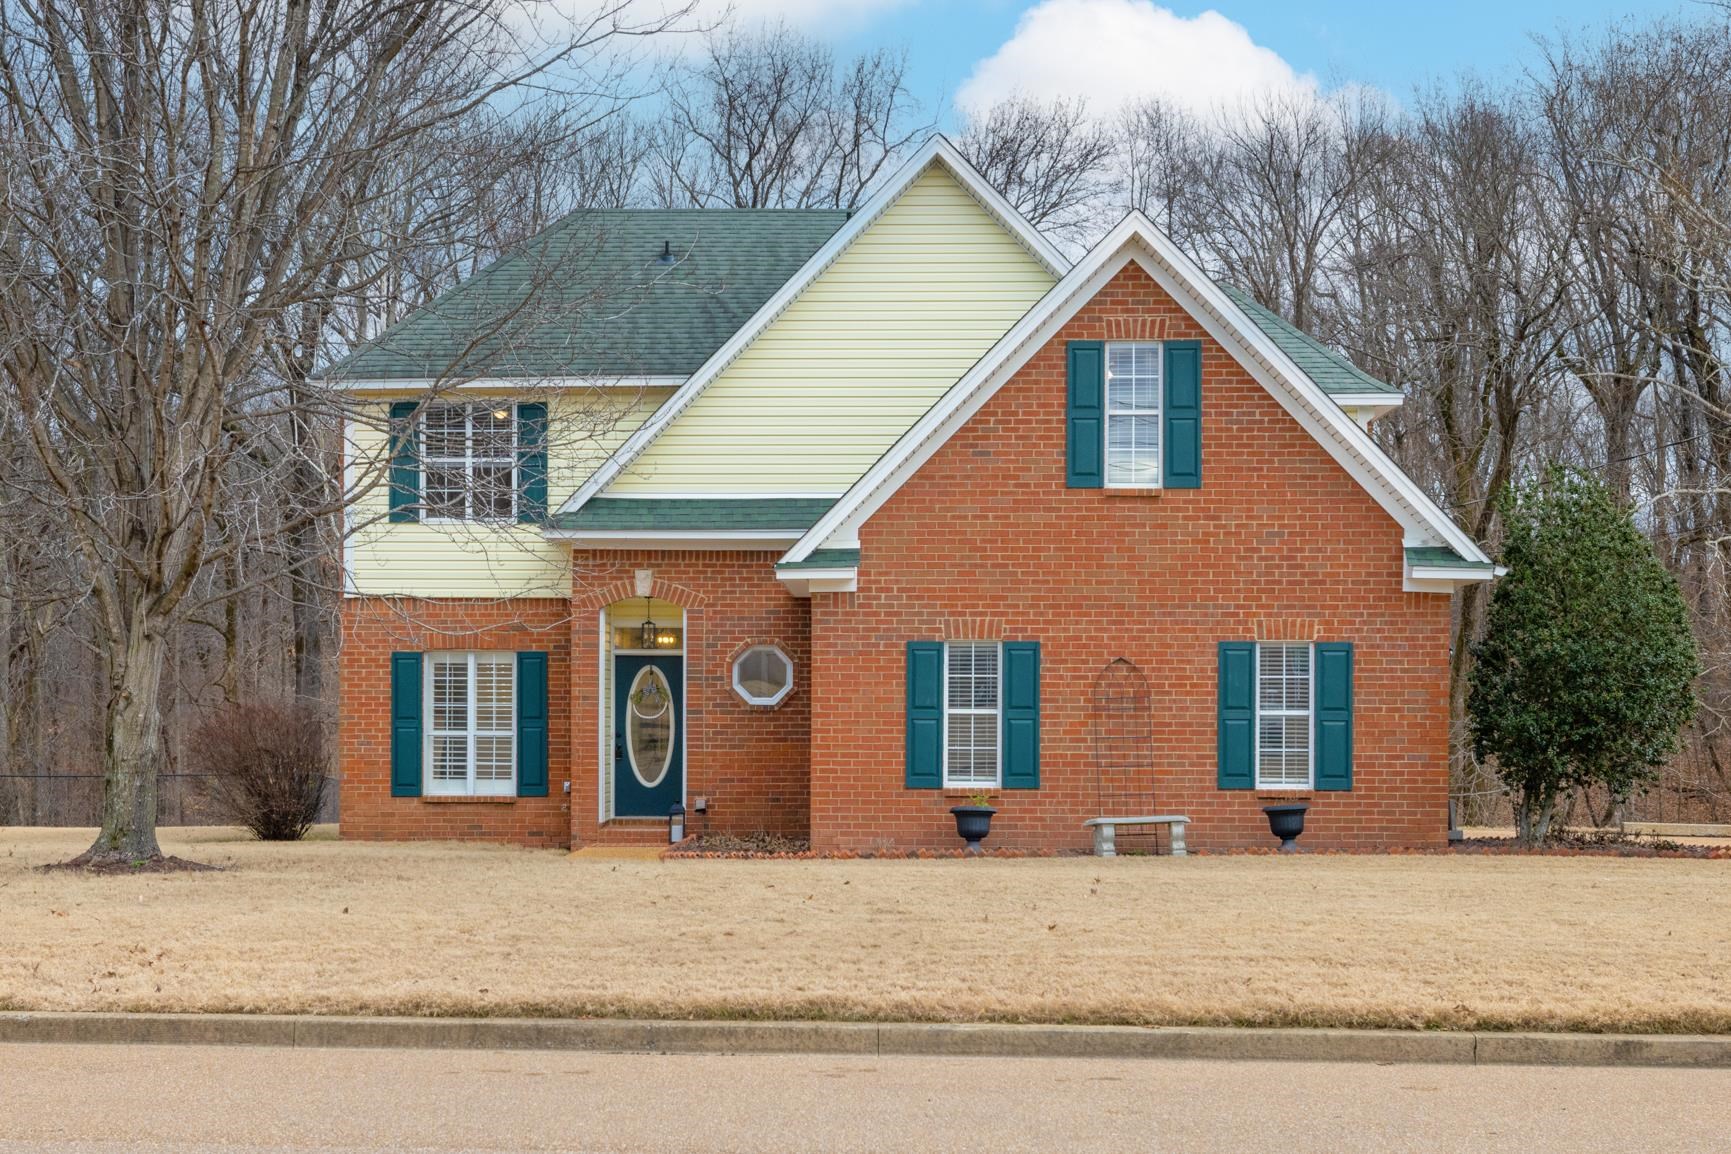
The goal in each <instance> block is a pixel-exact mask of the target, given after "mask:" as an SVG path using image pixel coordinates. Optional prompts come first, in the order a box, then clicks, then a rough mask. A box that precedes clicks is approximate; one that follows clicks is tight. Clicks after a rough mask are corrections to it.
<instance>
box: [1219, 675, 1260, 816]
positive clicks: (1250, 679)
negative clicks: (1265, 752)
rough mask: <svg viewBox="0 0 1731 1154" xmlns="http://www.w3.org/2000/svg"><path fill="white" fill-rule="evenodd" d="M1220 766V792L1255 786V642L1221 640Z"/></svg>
mask: <svg viewBox="0 0 1731 1154" xmlns="http://www.w3.org/2000/svg"><path fill="white" fill-rule="evenodd" d="M1219 665H1220V669H1219V674H1220V677H1219V697H1218V705H1219V720H1218V727H1219V729H1218V734H1217V738H1218V741H1219V752H1218V757H1219V764H1218V767H1217V781H1218V784H1219V786H1220V788H1221V789H1253V788H1255V785H1256V643H1255V642H1253V641H1222V642H1221V643H1220V646H1219Z"/></svg>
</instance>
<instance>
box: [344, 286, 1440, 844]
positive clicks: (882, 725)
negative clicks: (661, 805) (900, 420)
mask: <svg viewBox="0 0 1731 1154" xmlns="http://www.w3.org/2000/svg"><path fill="white" fill-rule="evenodd" d="M1125 337H1139V338H1147V339H1160V338H1166V339H1197V340H1201V341H1202V342H1203V378H1202V379H1203V409H1202V412H1203V430H1202V444H1203V463H1202V468H1203V480H1202V487H1201V488H1200V489H1194V490H1169V491H1166V492H1162V493H1159V494H1157V495H1149V494H1136V495H1126V494H1122V493H1114V492H1112V491H1110V490H1100V489H1092V490H1089V489H1069V488H1066V486H1065V481H1064V473H1065V468H1064V465H1065V462H1064V436H1065V412H1064V404H1065V379H1064V376H1065V343H1066V342H1067V341H1069V340H1073V339H1090V340H1098V339H1112V338H1125ZM1401 536H1402V535H1401V530H1400V527H1399V526H1398V525H1397V524H1396V523H1395V522H1394V521H1393V520H1392V519H1391V518H1390V517H1389V516H1388V514H1387V513H1386V512H1384V511H1383V510H1382V509H1381V508H1380V507H1379V506H1378V505H1377V504H1376V503H1375V502H1374V501H1373V500H1372V499H1371V498H1370V497H1369V496H1368V495H1367V494H1366V493H1365V492H1364V490H1363V489H1362V488H1361V487H1360V486H1359V485H1358V483H1357V482H1356V481H1354V480H1353V479H1352V478H1351V477H1349V476H1348V474H1347V473H1346V472H1345V470H1343V469H1342V468H1341V467H1340V466H1339V465H1338V464H1337V463H1335V462H1334V460H1333V459H1332V458H1330V457H1329V456H1328V454H1327V453H1326V452H1325V451H1324V450H1323V449H1322V448H1321V447H1320V446H1319V445H1318V444H1317V443H1316V441H1315V440H1314V439H1313V438H1312V437H1311V435H1310V434H1309V433H1308V432H1306V431H1305V430H1304V429H1303V428H1302V427H1301V426H1300V425H1299V424H1298V423H1297V422H1296V421H1295V420H1294V419H1293V418H1292V417H1291V416H1290V415H1288V414H1287V413H1286V412H1285V410H1283V409H1282V408H1281V407H1280V405H1279V404H1278V403H1277V402H1276V401H1275V400H1274V399H1273V398H1271V397H1270V396H1269V395H1268V393H1267V392H1266V391H1265V390H1264V389H1263V388H1262V387H1261V386H1260V385H1259V384H1257V383H1256V382H1255V381H1254V380H1253V379H1252V378H1251V377H1250V376H1249V374H1248V373H1246V372H1245V371H1244V370H1243V369H1242V368H1241V367H1240V366H1239V365H1238V364H1237V363H1236V362H1235V361H1234V360H1233V359H1232V358H1231V357H1230V356H1229V355H1228V354H1227V353H1226V351H1225V350H1224V349H1222V348H1221V347H1220V346H1219V345H1217V344H1215V343H1214V342H1213V341H1212V340H1210V339H1209V338H1208V337H1207V335H1206V334H1205V333H1204V332H1203V330H1202V329H1201V328H1200V326H1198V325H1197V324H1196V323H1195V322H1194V321H1193V320H1192V319H1191V318H1190V317H1189V316H1188V315H1186V314H1185V313H1184V312H1183V311H1182V310H1181V309H1180V308H1179V307H1178V305H1177V304H1176V303H1175V302H1174V301H1172V300H1171V298H1170V297H1168V296H1167V295H1166V294H1165V293H1164V292H1162V291H1161V290H1160V289H1159V288H1158V286H1156V285H1155V284H1154V282H1153V281H1152V280H1151V279H1149V278H1148V277H1147V276H1146V275H1145V274H1144V273H1143V272H1141V270H1140V269H1139V268H1137V267H1136V266H1134V265H1132V266H1130V267H1129V268H1127V269H1126V270H1125V271H1124V272H1122V273H1120V274H1119V275H1118V276H1117V277H1116V278H1115V279H1114V280H1113V281H1112V282H1111V284H1110V285H1109V286H1108V287H1107V288H1106V289H1105V290H1104V291H1102V292H1101V293H1100V294H1099V295H1098V296H1097V297H1096V298H1095V299H1094V300H1093V301H1092V302H1090V303H1089V304H1087V305H1086V306H1085V307H1084V308H1083V310H1082V311H1081V312H1080V313H1079V314H1078V315H1077V316H1076V317H1075V318H1074V319H1073V320H1072V321H1071V322H1070V323H1069V324H1068V325H1066V326H1065V328H1064V330H1063V331H1062V332H1060V333H1059V334H1058V335H1057V337H1056V338H1055V339H1054V340H1052V341H1051V342H1050V343H1049V344H1048V345H1047V346H1046V347H1045V348H1044V349H1042V350H1041V351H1040V352H1039V353H1037V354H1036V355H1035V356H1034V357H1033V359H1032V360H1031V361H1030V362H1029V363H1028V364H1027V365H1026V366H1025V367H1024V368H1023V369H1022V370H1021V371H1020V372H1019V373H1017V374H1016V375H1015V377H1013V378H1012V379H1011V380H1010V381H1009V382H1008V383H1007V384H1006V385H1005V386H1004V387H1003V388H1002V389H1001V390H1000V391H999V392H998V394H997V395H996V396H995V397H993V398H992V399H991V400H990V401H989V402H988V403H987V404H986V405H985V407H984V408H983V409H982V410H981V411H980V412H979V413H978V414H976V415H975V416H974V417H973V419H972V420H971V421H969V422H968V424H967V425H966V426H965V427H964V428H963V429H962V430H961V431H960V432H959V433H957V434H956V435H955V436H954V437H953V438H951V440H950V441H949V442H948V443H947V444H945V445H944V446H943V447H942V448H941V449H940V450H939V451H938V452H937V453H936V455H935V456H933V458H932V459H931V460H930V461H928V462H927V463H926V464H925V465H924V466H923V467H922V468H921V469H920V470H919V472H918V473H917V474H916V475H915V476H914V477H913V478H912V479H911V480H909V481H908V482H907V483H906V484H905V485H904V486H903V487H902V488H901V490H900V491H899V492H897V493H896V494H895V495H894V496H893V497H892V498H891V499H890V501H889V502H888V504H886V505H885V506H884V507H883V508H882V509H881V510H879V512H878V513H877V514H876V515H875V516H874V517H873V518H872V519H871V521H870V522H869V523H868V524H867V525H866V526H865V527H864V530H863V531H862V533H861V545H862V555H863V556H862V564H861V568H860V572H859V590H858V592H857V593H851V594H827V593H819V594H816V595H814V596H813V597H812V598H811V599H810V600H809V601H808V600H800V599H796V598H794V597H793V596H791V595H790V594H789V593H788V592H787V591H786V588H785V586H783V585H782V584H781V583H780V582H778V581H777V580H776V577H775V569H774V566H775V561H776V559H777V557H778V555H779V554H778V553H777V552H745V551H739V552H721V551H717V552H649V551H645V552H619V551H601V550H598V551H593V552H583V551H580V552H578V553H577V554H576V556H575V558H574V564H573V574H574V576H573V593H572V598H571V600H570V601H569V602H565V601H527V602H514V603H513V602H499V603H478V602H425V601H422V602H385V601H382V600H376V599H357V600H352V601H350V602H349V605H348V609H347V611H346V619H345V647H344V651H343V657H342V684H343V689H342V703H341V722H342V735H341V751H342V759H343V764H342V773H343V785H342V822H343V832H344V834H345V836H353V837H375V838H376V837H463V838H488V839H497V840H507V841H516V842H524V843H528V844H542V845H545V844H567V843H570V844H585V843H589V842H596V841H620V840H624V841H637V842H653V841H656V840H658V839H660V838H664V837H665V825H664V823H661V822H611V823H603V822H602V821H601V812H600V811H601V804H602V803H601V798H602V796H603V793H604V788H605V782H606V775H607V774H608V773H610V772H611V771H612V766H611V735H608V736H607V737H606V738H605V739H604V738H603V736H602V735H601V733H600V726H601V718H602V710H603V709H604V704H603V701H602V699H601V695H600V692H599V685H600V666H601V661H602V657H601V623H600V612H601V610H602V609H603V607H605V606H607V605H609V604H612V603H616V602H620V601H625V602H629V601H632V600H634V599H635V598H636V596H637V594H636V591H635V586H634V574H635V573H636V572H637V571H638V570H643V569H648V570H651V571H652V572H653V574H654V596H655V597H657V598H658V599H660V600H663V601H669V602H672V603H674V604H676V605H679V606H680V607H681V608H682V609H683V610H684V612H685V661H686V694H685V696H686V720H685V724H686V731H685V732H686V763H687V767H688V774H687V787H686V797H687V804H688V805H691V803H692V802H694V801H695V799H696V798H698V797H699V796H702V797H705V798H707V799H708V801H709V805H710V815H709V818H708V828H709V829H710V830H712V831H716V832H733V833H751V832H756V831H759V830H768V831H773V832H777V833H782V834H787V835H791V836H805V835H807V834H809V836H810V837H811V839H812V843H813V845H814V847H815V848H818V849H873V848H880V847H892V846H893V847H897V848H912V847H943V848H953V847H955V846H956V844H957V842H956V838H955V832H954V826H953V822H952V820H951V818H950V816H949V814H948V812H947V810H948V807H949V806H951V805H953V804H956V803H957V801H958V800H960V798H961V797H962V796H963V793H962V791H953V792H952V791H945V790H909V789H906V788H905V787H904V784H903V770H904V766H903V762H904V746H905V730H904V722H905V717H904V710H905V700H904V692H905V669H904V662H905V646H906V643H907V642H908V641H911V640H958V639H992V640H1000V639H1001V640H1035V641H1039V642H1040V643H1041V647H1042V669H1041V698H1042V703H1041V704H1042V709H1041V759H1040V770H1041V787H1040V788H1039V789H1038V790H1021V791H1004V792H996V793H994V795H993V801H994V804H996V805H997V806H998V807H999V810H1000V812H999V814H998V816H997V818H996V820H995V822H994V825H993V829H992V835H991V839H990V841H989V842H988V844H989V845H991V846H993V847H1000V848H1059V849H1061V848H1083V847H1085V846H1086V845H1087V844H1088V836H1087V834H1086V833H1085V831H1084V830H1083V828H1082V822H1083V821H1084V820H1085V819H1087V818H1090V817H1094V816H1097V815H1098V814H1099V813H1100V810H1101V803H1100V800H1099V792H1100V785H1101V771H1100V769H1099V763H1100V757H1099V742H1098V740H1097V739H1098V737H1099V735H1100V731H1101V724H1102V718H1101V713H1100V710H1099V709H1098V708H1097V707H1096V703H1095V683H1096V679H1097V678H1098V677H1099V676H1100V674H1101V672H1102V670H1103V669H1105V667H1106V666H1107V665H1108V664H1109V663H1111V662H1112V661H1114V660H1115V659H1120V658H1121V659H1124V660H1127V661H1129V662H1131V663H1133V664H1134V665H1135V666H1136V667H1137V669H1139V670H1140V671H1141V673H1142V675H1143V676H1144V677H1145V678H1146V682H1147V685H1148V689H1149V693H1150V695H1151V710H1152V715H1153V741H1152V746H1151V748H1152V760H1153V776H1152V780H1151V781H1149V782H1146V783H1145V788H1146V793H1147V796H1148V807H1149V808H1151V809H1153V810H1155V811H1157V812H1163V813H1183V814H1187V815H1188V816H1189V817H1190V818H1191V819H1192V821H1193V823H1194V824H1193V825H1192V826H1191V833H1190V841H1191V844H1192V846H1194V847H1198V848H1226V847H1233V846H1243V845H1260V846H1266V845H1270V844H1272V843H1271V841H1270V839H1269V835H1268V830H1267V824H1266V821H1265V819H1264V818H1263V815H1262V814H1261V812H1260V807H1261V806H1263V805H1266V804H1270V802H1271V801H1274V800H1290V799H1292V797H1293V796H1294V795H1292V794H1280V795H1273V796H1271V795H1264V794H1259V793H1257V792H1254V791H1248V790H1243V791H1237V790H1234V791H1222V790H1220V789H1218V788H1217V787H1216V784H1215V783H1216V733H1215V730H1216V722H1215V709H1216V677H1217V670H1216V646H1217V643H1219V642H1221V641H1250V640H1281V641H1311V640H1321V641H1350V642H1352V643H1353V644H1354V647H1355V661H1356V670H1355V678H1354V694H1355V710H1354V758H1353V776H1354V780H1353V789H1352V790H1351V791H1350V792H1340V793H1315V794H1304V795H1301V796H1303V797H1304V799H1305V800H1308V801H1309V802H1310V804H1311V807H1312V808H1311V814H1310V820H1309V823H1308V825H1307V829H1306V832H1305V836H1304V844H1305V845H1306V846H1308V847H1311V848H1323V847H1335V846H1343V847H1379V846H1413V845H1437V844H1440V843H1441V842H1442V840H1443V838H1444V832H1445V826H1446V799H1447V781H1448V773H1447V749H1448V733H1447V716H1448V708H1447V666H1448V644H1449V598H1448V597H1446V596H1440V595H1437V594H1412V593H1406V592H1403V591H1402V587H1401V545H1402V541H1401ZM766 643H770V644H775V645H778V646H780V647H781V648H782V649H783V650H784V651H785V652H786V653H787V654H788V655H789V656H790V657H792V659H793V661H794V663H795V679H794V689H793V692H792V693H791V694H790V695H789V696H788V698H787V699H786V700H784V701H783V702H782V703H781V704H780V705H779V706H777V707H774V708H769V709H765V708H759V707H753V706H749V705H747V704H746V703H745V702H744V701H742V700H741V699H740V698H739V697H738V695H737V694H736V693H735V692H734V690H733V687H732V676H731V666H732V661H733V658H734V657H735V656H736V655H737V654H738V653H739V652H740V651H742V650H743V649H745V648H746V647H748V646H750V645H754V644H766ZM434 648H454V649H455V648H496V649H545V650H547V651H548V652H549V653H550V654H551V661H550V669H549V679H550V696H551V713H552V716H551V736H550V750H549V755H550V765H551V772H550V779H551V781H550V786H551V788H550V791H549V793H550V795H549V797H547V798H545V799H522V800H514V801H510V802H449V801H428V800H425V799H393V798H391V797H390V796H389V793H390V791H389V764H388V762H389V724H388V721H389V718H388V713H387V710H388V705H389V660H388V657H389V654H390V652H392V651H394V650H399V649H411V650H412V649H434ZM567 781H569V782H570V783H571V789H570V793H569V794H568V795H567V794H566V792H565V785H566V782H567ZM1112 788H1113V789H1114V790H1115V791H1116V790H1122V789H1123V783H1122V782H1119V783H1116V784H1114V785H1113V786H1112ZM691 828H692V829H693V831H694V832H695V831H700V830H702V829H703V828H704V822H703V820H702V819H700V818H698V817H697V816H696V815H695V814H693V815H692V820H691Z"/></svg>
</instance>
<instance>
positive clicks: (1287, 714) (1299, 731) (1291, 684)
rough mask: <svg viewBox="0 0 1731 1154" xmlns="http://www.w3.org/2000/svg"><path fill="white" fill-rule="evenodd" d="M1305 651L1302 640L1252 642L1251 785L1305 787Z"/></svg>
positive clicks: (1308, 697)
mask: <svg viewBox="0 0 1731 1154" xmlns="http://www.w3.org/2000/svg"><path fill="white" fill-rule="evenodd" d="M1311 654H1312V648H1311V646H1309V645H1307V644H1279V643H1270V642H1266V641H1264V642H1262V643H1260V644H1258V645H1257V647H1256V788H1257V789H1307V788H1309V787H1310V784H1311V774H1310V763H1311V741H1312V733H1313V730H1314V727H1313V725H1312V724H1311V703H1312V701H1313V697H1314V695H1313V694H1312V693H1311V680H1312V670H1313V666H1314V662H1313V661H1312V659H1311Z"/></svg>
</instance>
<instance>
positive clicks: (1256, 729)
mask: <svg viewBox="0 0 1731 1154" xmlns="http://www.w3.org/2000/svg"><path fill="white" fill-rule="evenodd" d="M1269 645H1280V646H1289V645H1302V646H1304V649H1305V652H1306V653H1307V654H1308V655H1309V658H1310V671H1309V675H1308V676H1307V678H1306V680H1305V689H1306V699H1307V703H1306V706H1305V708H1304V709H1303V710H1297V709H1269V710H1264V709H1263V708H1262V651H1263V649H1264V647H1266V646H1269ZM1251 672H1252V686H1253V688H1254V691H1255V694H1256V709H1255V710H1254V717H1255V719H1256V723H1255V725H1254V726H1253V727H1252V733H1251V736H1250V748H1251V750H1252V752H1253V753H1254V754H1255V757H1256V777H1255V780H1256V788H1257V789H1258V790H1260V791H1263V792H1268V793H1276V792H1280V791H1283V790H1291V791H1304V790H1310V789H1314V788H1316V644H1315V642H1311V641H1258V642H1257V643H1256V667H1255V669H1253V670H1252V671H1251ZM1264 714H1266V715H1267V716H1269V717H1304V718H1307V719H1308V722H1309V724H1308V725H1307V726H1306V732H1307V733H1308V739H1307V740H1308V752H1307V755H1306V757H1305V759H1304V761H1305V766H1306V768H1307V769H1308V771H1309V773H1308V775H1307V776H1306V778H1305V781H1304V784H1303V785H1296V784H1294V783H1292V782H1289V781H1265V780H1264V779H1263V776H1262V718H1263V715H1264Z"/></svg>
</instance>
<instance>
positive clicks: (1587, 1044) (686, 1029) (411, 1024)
mask: <svg viewBox="0 0 1731 1154" xmlns="http://www.w3.org/2000/svg"><path fill="white" fill-rule="evenodd" d="M9 1042H42V1043H62V1044H68V1043H71V1044H84V1043H107V1044H127V1045H207V1046H281V1047H290V1048H347V1047H357V1048H368V1049H429V1050H579V1051H592V1052H602V1053H624V1054H629V1053H641V1054H861V1055H874V1056H875V1055H890V1054H901V1055H924V1056H977V1057H1046V1058H1120V1059H1122V1058H1192V1059H1196V1058H1214V1059H1229V1060H1239V1061H1246V1060H1260V1061H1309V1062H1429V1063H1443V1064H1450V1065H1566V1066H1681V1067H1731V1035H1703V1034H1544V1033H1506V1034H1505V1033H1479V1032H1444V1031H1434V1032H1424V1031H1416V1030H1414V1031H1404V1030H1330V1029H1316V1030H1305V1029H1257V1028H1237V1027H1230V1026H1226V1027H1218V1026H1156V1027H1139V1026H1023V1025H951V1024H942V1023H924V1022H881V1023H880V1022H741V1021H713V1022H710V1021H652V1020H634V1019H619V1018H604V1019H581V1018H577V1019H555V1018H335V1017H317V1016H294V1015H262V1014H261V1015H250V1014H100V1013H33V1012H28V1011H15V1012H9V1013H0V1043H9Z"/></svg>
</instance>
